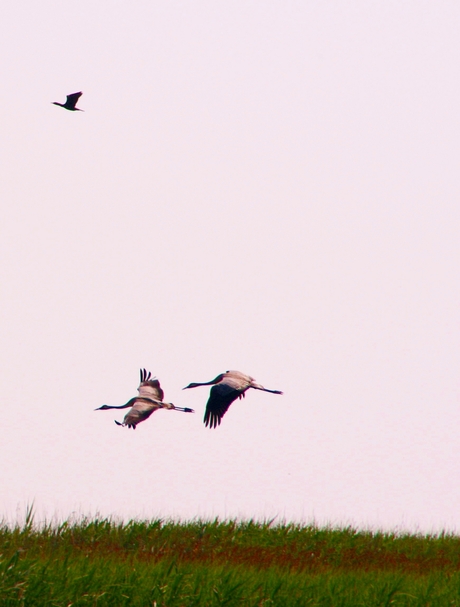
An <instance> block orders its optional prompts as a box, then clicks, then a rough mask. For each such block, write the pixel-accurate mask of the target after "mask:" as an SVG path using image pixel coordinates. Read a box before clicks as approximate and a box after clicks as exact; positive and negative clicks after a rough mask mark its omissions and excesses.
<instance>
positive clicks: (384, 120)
mask: <svg viewBox="0 0 460 607" xmlns="http://www.w3.org/2000/svg"><path fill="white" fill-rule="evenodd" d="M459 26H460V5H459V3H458V2H456V1H453V0H452V1H442V0H441V1H438V2H432V1H424V0H416V1H415V0H406V1H405V2H383V1H382V2H369V1H368V0H360V1H352V2H350V1H346V2H345V1H343V2H339V1H335V2H331V1H327V0H326V1H322V2H310V1H302V2H300V1H289V0H283V1H276V2H273V1H269V0H253V1H249V2H248V1H247V0H244V1H242V0H241V1H240V0H235V1H233V2H215V1H214V0H213V1H211V0H209V1H207V2H205V1H202V0H193V2H192V1H191V0H190V1H185V0H180V1H179V0H177V1H174V0H168V1H160V2H152V1H151V0H139V1H137V2H122V1H118V2H115V1H113V2H107V1H103V0H101V1H99V2H96V3H95V2H90V1H89V0H80V1H79V2H78V3H63V2H57V1H50V0H43V1H42V2H39V3H37V2H32V1H31V0H25V1H24V2H21V3H18V2H13V1H12V0H6V1H5V2H4V4H3V6H2V18H1V19H0V55H1V57H2V63H1V83H2V84H1V87H0V103H1V108H2V118H1V120H0V155H1V156H0V193H1V209H2V211H1V221H0V262H1V263H0V272H1V278H0V289H1V290H0V306H1V314H0V395H1V403H2V428H3V435H2V438H1V441H0V458H1V461H2V463H3V465H2V466H1V467H0V514H2V515H3V516H5V517H8V518H13V519H14V517H15V516H16V515H17V513H19V514H20V513H21V512H23V510H24V508H25V505H26V504H27V503H30V502H32V500H35V505H36V509H37V511H38V512H39V513H40V514H41V515H42V516H45V515H46V516H48V517H52V516H55V515H56V516H59V517H61V518H63V517H66V516H68V515H70V514H71V513H72V512H77V513H85V514H95V513H96V512H99V513H101V514H102V515H112V514H113V515H117V516H121V517H125V518H128V517H156V516H162V517H170V516H175V517H182V518H193V517H197V516H202V517H208V516H221V517H246V518H249V517H254V518H264V517H272V516H275V515H277V516H278V517H279V518H280V519H289V520H291V519H293V520H297V521H312V520H313V519H314V520H316V521H317V522H319V523H321V524H323V523H327V522H331V523H334V524H355V525H359V526H373V527H383V528H391V529H394V528H410V529H422V530H439V529H441V528H448V529H460V483H459V471H460V470H459V469H460V463H459V462H460V452H459V451H460V448H459V438H458V437H459V428H460V413H459V400H460V386H459V379H458V377H459V364H460V347H459V338H460V322H459V304H460V282H459V260H460V244H459V242H460V238H459V233H460V204H459V194H460V172H459V161H460V121H459V115H460V70H459V59H460V39H459V36H458V31H459ZM79 90H82V91H83V92H84V95H83V97H82V98H81V100H80V102H79V105H80V106H81V107H82V108H83V109H84V110H85V113H80V112H78V113H70V112H66V111H65V110H63V109H61V108H58V107H56V106H54V105H51V103H50V102H51V101H64V99H65V95H66V94H68V93H72V92H74V91H79ZM139 367H146V368H147V369H149V370H151V371H152V372H153V373H154V374H156V375H157V376H158V377H159V378H160V380H161V382H162V386H163V388H164V390H165V397H166V400H168V401H172V402H174V403H176V404H177V405H180V406H185V407H193V408H194V409H196V414H195V415H194V416H191V415H182V414H179V413H174V412H165V411H160V412H158V413H155V415H154V416H153V417H151V418H150V420H148V421H147V422H146V423H143V424H141V425H140V426H139V427H138V429H137V430H136V432H132V431H128V429H123V428H119V427H117V426H116V425H115V424H114V423H113V420H114V419H121V418H122V416H123V413H124V412H123V411H122V412H118V414H117V412H110V411H109V412H99V411H98V412H94V411H93V409H95V408H96V407H98V406H100V405H101V404H103V403H107V404H122V403H123V402H125V401H126V400H128V399H129V398H130V397H131V396H134V394H135V393H136V388H137V385H138V372H139ZM226 369H239V370H241V371H244V372H246V373H249V374H251V375H253V376H254V377H255V378H256V379H257V380H258V381H259V382H261V383H263V384H264V385H266V386H267V387H269V388H275V389H281V390H284V392H285V394H284V396H274V395H271V394H264V393H257V392H255V391H253V392H252V393H249V394H248V395H247V398H246V399H245V400H244V401H241V402H238V403H235V404H234V405H232V407H231V408H230V410H229V412H228V413H227V415H226V416H225V418H224V421H223V424H222V426H221V427H220V428H219V429H217V430H214V431H211V430H208V429H206V428H205V427H204V426H203V423H202V417H203V412H204V408H205V404H206V400H207V396H208V390H207V389H206V388H202V389H197V390H190V391H186V392H182V391H181V388H182V387H183V386H185V385H186V384H188V383H189V382H191V381H206V380H210V379H211V378H213V377H214V376H216V375H217V374H218V373H219V372H221V371H225V370H226Z"/></svg>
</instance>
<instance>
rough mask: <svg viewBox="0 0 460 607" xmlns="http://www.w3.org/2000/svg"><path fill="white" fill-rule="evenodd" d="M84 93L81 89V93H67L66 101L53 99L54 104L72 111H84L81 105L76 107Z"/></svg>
mask: <svg viewBox="0 0 460 607" xmlns="http://www.w3.org/2000/svg"><path fill="white" fill-rule="evenodd" d="M82 95H83V93H82V92H81V91H80V92H79V93H72V94H71V95H67V99H66V102H65V103H59V102H58V101H52V102H51V103H53V104H54V105H60V106H61V107H63V108H64V109H66V110H69V111H70V112H84V111H85V110H81V109H80V108H79V107H75V106H76V105H77V101H78V100H79V99H80V97H81V96H82Z"/></svg>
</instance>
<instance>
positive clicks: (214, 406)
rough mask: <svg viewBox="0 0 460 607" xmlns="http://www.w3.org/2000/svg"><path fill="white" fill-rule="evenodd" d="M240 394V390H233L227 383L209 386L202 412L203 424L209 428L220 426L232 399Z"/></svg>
mask: <svg viewBox="0 0 460 607" xmlns="http://www.w3.org/2000/svg"><path fill="white" fill-rule="evenodd" d="M239 396H241V390H235V388H232V386H229V385H228V384H224V383H222V384H217V385H216V386H213V387H212V388H211V392H210V394H209V400H208V403H207V405H206V411H205V414H204V420H203V421H204V425H205V426H209V427H210V428H217V426H220V422H221V421H222V418H223V416H224V415H225V414H226V412H227V411H228V408H229V407H230V405H231V404H232V402H233V401H234V400H236V399H237V398H238V397H239Z"/></svg>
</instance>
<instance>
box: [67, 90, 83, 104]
mask: <svg viewBox="0 0 460 607" xmlns="http://www.w3.org/2000/svg"><path fill="white" fill-rule="evenodd" d="M82 95H83V93H82V92H81V91H80V92H79V93H72V94H71V95H67V101H66V102H65V104H66V106H68V107H75V106H76V105H77V101H78V100H79V99H80V97H81V96H82Z"/></svg>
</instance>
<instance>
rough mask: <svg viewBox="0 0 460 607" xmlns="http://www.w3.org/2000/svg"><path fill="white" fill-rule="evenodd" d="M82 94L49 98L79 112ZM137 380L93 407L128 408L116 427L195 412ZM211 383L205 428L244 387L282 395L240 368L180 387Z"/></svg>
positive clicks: (146, 380) (145, 378)
mask: <svg viewBox="0 0 460 607" xmlns="http://www.w3.org/2000/svg"><path fill="white" fill-rule="evenodd" d="M82 94H83V93H81V92H79V93H72V94H71V95H67V99H66V102H65V103H58V102H57V101H53V102H52V103H54V105H59V106H61V107H63V108H65V109H66V110H69V111H71V112H77V111H78V112H83V111H84V110H81V109H80V108H77V107H76V105H77V102H78V100H79V99H80V97H81V95H82ZM140 375H141V381H140V384H139V387H138V389H137V390H138V392H139V396H135V397H134V398H131V399H130V400H129V401H128V402H127V403H126V404H125V405H121V406H118V407H117V406H111V405H102V407H98V408H97V409H95V410H96V411H101V410H106V409H127V408H128V407H131V409H130V410H129V411H128V413H127V414H126V415H125V418H124V420H123V422H117V421H116V420H115V423H116V424H117V425H118V426H127V427H128V428H132V429H133V430H135V429H136V426H137V424H140V423H141V422H143V421H145V420H146V419H148V418H149V417H150V416H151V415H152V413H154V412H155V411H157V410H158V409H169V410H171V411H182V412H183V413H195V411H194V410H193V409H189V408H187V407H185V408H184V407H176V406H175V405H173V404H172V403H165V402H164V401H163V398H164V393H163V390H162V389H161V386H160V382H159V381H158V379H157V378H156V377H152V374H151V373H150V371H149V372H147V371H146V370H145V369H141V373H140ZM210 385H212V388H211V391H210V394H209V400H208V402H207V405H206V411H205V414H204V420H203V421H204V425H205V426H207V427H209V428H217V426H220V423H221V421H222V418H223V416H224V415H225V413H226V412H227V411H228V408H229V407H230V405H231V404H232V403H233V402H234V401H235V400H236V399H237V398H243V397H244V396H245V392H246V390H249V388H254V389H255V390H263V391H264V392H271V393H272V394H282V392H280V391H279V390H268V388H264V387H263V386H261V385H260V384H258V383H256V381H255V380H254V378H253V377H251V376H249V375H245V374H244V373H241V372H240V371H226V372H225V373H221V374H220V375H218V376H217V377H216V378H215V379H212V380H211V381H207V382H203V383H192V384H189V385H188V386H185V388H183V389H184V390H187V389H188V388H196V387H198V386H210Z"/></svg>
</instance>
